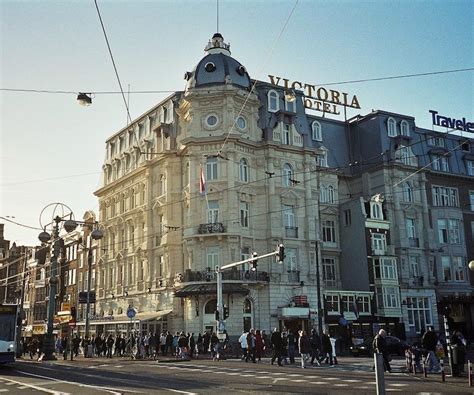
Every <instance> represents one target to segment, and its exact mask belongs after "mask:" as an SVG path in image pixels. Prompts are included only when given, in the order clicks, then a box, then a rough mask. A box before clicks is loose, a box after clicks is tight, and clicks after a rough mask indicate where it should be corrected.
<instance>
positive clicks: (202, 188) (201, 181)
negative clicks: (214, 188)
mask: <svg viewBox="0 0 474 395" xmlns="http://www.w3.org/2000/svg"><path fill="white" fill-rule="evenodd" d="M199 193H200V194H201V196H204V195H205V194H206V177H204V169H203V168H202V166H201V174H200V176H199Z"/></svg>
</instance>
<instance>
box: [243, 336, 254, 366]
mask: <svg viewBox="0 0 474 395" xmlns="http://www.w3.org/2000/svg"><path fill="white" fill-rule="evenodd" d="M255 346H256V341H255V330H254V329H253V328H252V329H250V331H249V333H247V354H246V356H245V362H248V361H249V359H251V360H252V362H253V363H255V362H256V361H255Z"/></svg>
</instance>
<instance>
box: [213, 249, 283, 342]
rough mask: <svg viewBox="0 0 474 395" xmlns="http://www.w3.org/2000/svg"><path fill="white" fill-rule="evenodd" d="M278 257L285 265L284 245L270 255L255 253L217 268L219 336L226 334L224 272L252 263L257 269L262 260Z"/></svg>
mask: <svg viewBox="0 0 474 395" xmlns="http://www.w3.org/2000/svg"><path fill="white" fill-rule="evenodd" d="M275 255H278V261H279V263H283V259H284V258H285V248H284V247H283V244H280V245H279V246H278V249H277V250H276V251H273V252H269V253H268V254H264V255H260V256H257V254H256V253H255V252H254V253H253V254H252V257H251V258H248V259H244V260H242V261H238V262H233V263H228V264H227V265H224V266H222V267H219V266H216V268H215V269H216V277H217V314H216V321H217V336H219V335H223V332H224V328H225V327H224V319H225V318H224V298H223V295H222V272H223V271H224V270H227V269H230V268H232V267H236V266H241V265H243V264H244V263H252V264H253V265H254V267H255V268H256V267H257V261H258V259H260V258H266V257H269V256H275Z"/></svg>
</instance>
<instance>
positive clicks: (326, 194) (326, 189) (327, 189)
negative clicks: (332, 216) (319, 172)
mask: <svg viewBox="0 0 474 395" xmlns="http://www.w3.org/2000/svg"><path fill="white" fill-rule="evenodd" d="M320 200H321V203H330V204H334V202H335V197H334V187H333V186H332V185H328V186H326V185H321V191H320Z"/></svg>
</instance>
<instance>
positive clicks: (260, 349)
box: [255, 329, 265, 362]
mask: <svg viewBox="0 0 474 395" xmlns="http://www.w3.org/2000/svg"><path fill="white" fill-rule="evenodd" d="M264 351H265V343H264V341H263V337H262V333H261V332H260V329H257V331H256V332H255V358H256V359H258V361H259V362H261V361H262V356H263V353H264Z"/></svg>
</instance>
